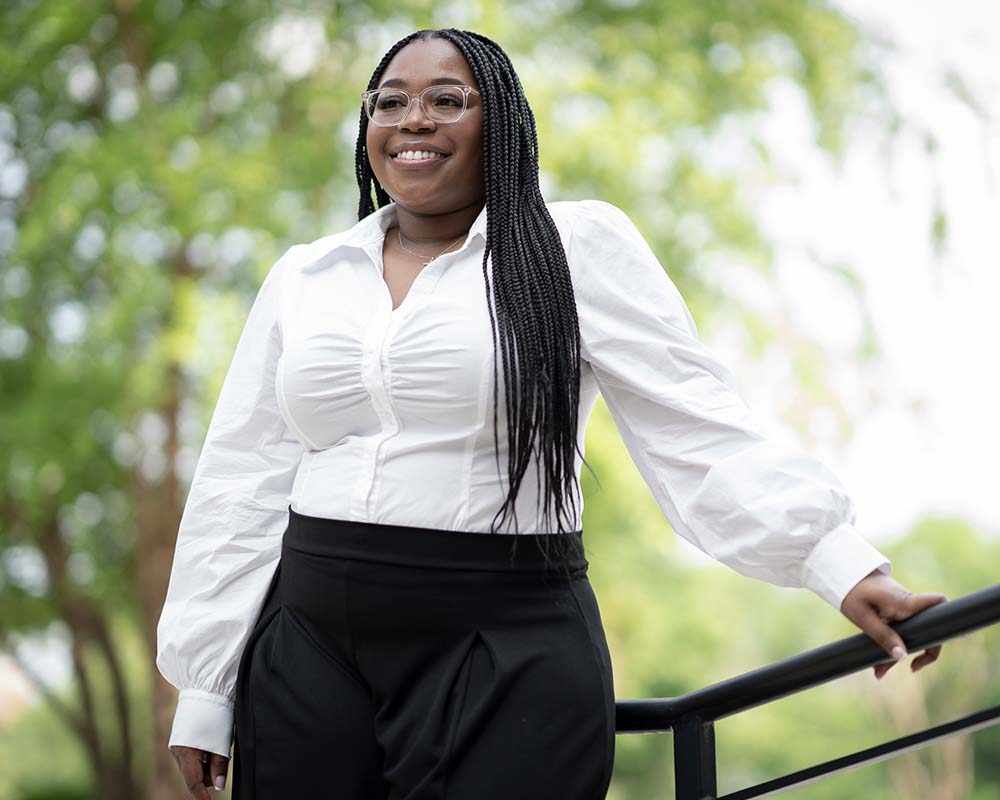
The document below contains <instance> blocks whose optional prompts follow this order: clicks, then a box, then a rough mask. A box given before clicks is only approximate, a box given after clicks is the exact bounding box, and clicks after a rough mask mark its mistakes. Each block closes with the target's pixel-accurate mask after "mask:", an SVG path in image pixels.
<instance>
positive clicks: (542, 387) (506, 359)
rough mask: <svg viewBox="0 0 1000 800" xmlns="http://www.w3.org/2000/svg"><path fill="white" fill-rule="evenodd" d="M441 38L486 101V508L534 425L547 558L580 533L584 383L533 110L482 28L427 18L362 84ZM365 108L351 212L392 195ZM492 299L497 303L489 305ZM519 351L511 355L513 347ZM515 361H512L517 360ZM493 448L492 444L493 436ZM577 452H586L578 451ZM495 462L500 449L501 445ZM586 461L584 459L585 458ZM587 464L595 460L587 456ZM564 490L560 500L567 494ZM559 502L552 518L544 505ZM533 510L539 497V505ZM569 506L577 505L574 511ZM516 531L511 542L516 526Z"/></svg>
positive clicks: (516, 477)
mask: <svg viewBox="0 0 1000 800" xmlns="http://www.w3.org/2000/svg"><path fill="white" fill-rule="evenodd" d="M433 38H440V39H447V40H448V41H449V42H451V43H452V44H454V45H455V46H456V47H457V48H458V49H459V50H460V51H461V52H462V54H463V55H464V56H465V59H466V61H468V63H469V66H470V68H471V70H472V74H473V75H474V76H475V79H476V82H477V83H478V85H479V91H480V93H481V96H482V103H483V159H484V165H483V166H484V169H483V172H484V175H485V182H486V187H485V188H486V209H487V216H486V220H487V231H486V251H485V253H484V255H483V277H484V280H485V281H486V287H485V288H486V301H487V305H488V307H489V311H490V319H491V321H492V323H493V326H494V327H493V346H494V353H493V376H494V385H493V401H494V403H493V436H494V440H495V441H498V440H497V394H498V392H497V380H496V378H497V347H496V345H497V330H499V331H500V352H501V354H502V358H503V373H504V382H505V386H504V389H505V391H504V394H505V401H506V404H507V409H508V415H507V437H508V443H509V448H508V450H509V452H508V464H507V474H508V479H509V491H508V494H507V498H506V500H505V501H504V503H503V505H502V506H501V507H500V510H498V511H497V514H496V516H494V518H493V524H492V525H491V527H490V532H491V533H493V532H495V528H496V524H497V517H499V516H501V514H502V515H503V516H502V518H501V523H502V521H503V520H505V519H506V518H507V514H508V512H513V518H514V531H515V533H516V532H517V530H518V528H517V510H516V506H515V502H514V501H515V498H516V497H517V493H518V490H519V488H520V484H521V480H522V478H523V476H524V473H525V472H526V470H527V468H528V466H529V461H530V459H531V457H532V455H533V453H534V452H535V450H536V445H537V443H536V438H537V437H538V435H539V434H540V435H541V443H540V449H541V467H542V468H541V469H540V470H539V471H538V472H539V473H543V474H544V479H545V488H544V492H542V491H541V487H539V495H540V496H541V495H543V494H544V498H545V502H544V511H543V518H544V519H545V521H546V529H545V530H543V531H541V532H542V533H549V534H551V535H547V536H541V537H537V538H538V540H539V541H543V542H544V545H543V550H544V552H545V556H546V559H548V557H549V549H550V548H549V542H550V540H552V545H553V547H552V548H551V549H554V550H555V553H556V556H557V558H558V559H560V560H568V557H569V556H570V555H572V554H573V553H575V552H577V550H576V545H577V542H578V541H579V540H578V538H577V537H576V536H575V535H572V533H571V531H572V527H570V528H569V529H567V530H564V528H563V525H562V520H563V517H564V516H565V517H566V520H567V523H568V524H569V525H570V526H572V524H573V520H574V518H575V512H576V500H575V494H574V490H578V489H579V485H578V482H577V479H576V473H575V469H574V466H575V465H574V457H575V453H576V452H579V447H578V445H577V424H578V422H577V410H578V404H579V394H580V328H579V322H578V319H577V312H576V301H575V298H574V295H573V287H572V283H571V281H570V272H569V265H568V264H567V262H566V253H565V251H564V249H563V246H562V241H561V239H560V237H559V233H558V230H557V229H556V226H555V223H554V222H553V221H552V217H551V215H550V214H549V211H548V209H547V208H546V206H545V201H544V200H543V198H542V193H541V190H540V188H539V184H538V136H537V133H536V131H535V118H534V115H533V114H532V112H531V108H530V106H529V105H528V101H527V99H526V98H525V95H524V91H523V89H522V88H521V82H520V80H519V79H518V77H517V73H516V72H515V71H514V67H513V65H512V64H511V61H510V59H509V58H508V57H507V55H506V53H504V51H503V50H502V49H501V47H500V45H498V44H497V43H496V42H494V41H493V40H491V39H488V38H487V37H485V36H482V35H481V34H478V33H474V32H472V31H466V30H459V29H456V28H443V29H436V30H435V29H424V30H419V31H416V32H414V33H411V34H409V35H408V36H406V37H404V38H402V39H400V40H399V41H398V42H396V44H394V45H393V46H392V47H391V48H390V49H389V51H388V52H387V53H386V54H385V55H384V56H383V57H382V60H381V61H380V62H379V65H378V67H376V69H375V72H374V74H373V75H372V77H371V80H370V81H369V83H368V89H375V88H377V86H378V83H379V81H380V80H381V77H382V73H383V72H384V71H385V68H386V66H387V65H388V64H389V62H390V61H391V60H392V58H393V56H395V55H396V53H397V52H399V50H400V49H401V48H403V47H405V46H406V45H407V44H409V43H410V42H412V41H415V40H427V39H433ZM367 130H368V116H367V114H366V113H365V111H364V109H363V108H362V110H361V117H360V125H359V134H358V144H357V153H356V162H355V166H356V172H357V178H358V187H359V188H360V190H361V200H360V203H359V205H358V220H359V221H360V220H362V219H364V218H365V217H366V216H368V215H369V214H371V213H373V212H374V211H375V204H374V203H373V202H372V186H373V185H374V188H375V197H376V198H377V200H378V206H379V207H382V206H383V205H386V204H387V203H389V202H391V198H390V197H389V195H388V193H387V192H386V191H385V189H383V188H382V186H381V185H380V184H379V182H378V179H377V178H376V177H375V175H374V174H373V173H372V169H371V164H370V163H369V160H368V152H367V146H366V135H367ZM491 253H492V261H493V286H492V297H491V292H490V281H489V273H488V271H487V267H486V265H487V259H489V258H490V254H491ZM494 302H495V305H496V312H495V313H494ZM512 351H513V353H514V355H515V357H514V358H512V356H511V353H512ZM512 362H516V367H515V365H514V364H513V363H512ZM497 451H498V452H499V447H498V448H497ZM580 456H581V459H583V453H580ZM497 458H498V461H497V470H498V471H499V469H500V465H499V456H498V457H497ZM583 463H584V464H587V462H586V459H583ZM587 469H588V470H590V465H589V464H587ZM590 471H591V474H593V470H590ZM566 497H568V498H569V503H570V507H569V509H567V507H566V503H565V498H566ZM553 506H554V507H555V514H556V525H555V527H553V526H552V521H551V513H552V508H553ZM536 511H537V507H536ZM570 514H572V515H573V516H570ZM512 538H513V539H514V546H515V547H516V540H517V539H518V537H517V536H513V537H512Z"/></svg>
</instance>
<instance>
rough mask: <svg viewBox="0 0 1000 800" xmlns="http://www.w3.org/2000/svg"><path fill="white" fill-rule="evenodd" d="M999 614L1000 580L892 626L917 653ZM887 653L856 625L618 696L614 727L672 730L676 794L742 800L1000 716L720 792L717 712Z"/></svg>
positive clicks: (742, 707) (987, 715)
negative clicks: (832, 638) (671, 686)
mask: <svg viewBox="0 0 1000 800" xmlns="http://www.w3.org/2000/svg"><path fill="white" fill-rule="evenodd" d="M998 622H1000V584H997V585H996V586H991V587H989V588H987V589H981V590H980V591H978V592H973V593H972V594H968V595H965V596H964V597H959V598H957V599H955V600H948V601H946V602H944V603H939V604H938V605H936V606H931V607H930V608H927V609H925V610H923V611H921V612H919V613H918V614H914V615H913V616H912V617H910V618H909V619H906V620H903V621H902V622H897V623H893V624H892V627H893V628H895V630H896V632H897V633H899V635H900V636H901V637H902V639H903V642H904V643H905V644H906V649H907V652H909V653H916V651H918V650H924V649H925V648H927V647H931V646H933V645H935V644H939V643H941V642H944V641H947V640H948V639H954V638H956V637H958V636H963V635H965V634H967V633H969V632H971V631H974V630H977V629H979V628H984V627H987V626H989V625H994V624H996V623H998ZM888 661H891V659H890V658H889V657H888V656H886V653H885V651H884V650H883V649H882V648H881V647H880V646H879V645H878V644H876V643H875V642H874V641H873V640H872V639H871V638H870V637H868V636H867V635H866V634H864V633H858V634H855V635H854V636H850V637H848V638H846V639H841V640H840V641H838V642H833V643H831V644H827V645H823V646H822V647H817V648H815V649H813V650H809V651H807V652H805V653H801V654H799V655H797V656H793V657H792V658H787V659H785V660H784V661H778V662H776V663H774V664H769V665H767V666H766V667H761V668H760V669H755V670H753V671H752V672H747V673H745V674H743V675H739V676H737V677H735V678H730V679H729V680H725V681H722V682H721V683H716V684H714V685H712V686H707V687H705V688H704V689H698V690H697V691H694V692H690V693H689V694H685V695H681V696H680V697H668V698H660V699H649V700H619V701H618V702H617V714H616V719H615V729H616V731H617V732H618V733H662V732H666V731H673V734H674V780H675V785H676V800H746V798H751V797H765V796H768V795H773V794H778V793H779V792H783V791H785V790H787V789H792V788H794V787H796V786H802V785H804V784H806V783H812V782H813V781H816V780H819V779H820V778H825V777H829V776H830V775H834V774H836V773H838V772H845V771H847V770H850V769H855V768H857V767H860V766H863V765H865V764H871V763H874V762H876V761H881V760H883V759H886V758H890V757H892V756H895V755H899V754H900V753H903V752H906V751H908V750H915V749H917V748H920V747H923V746H925V745H927V744H930V743H931V742H934V741H938V740H940V739H944V738H946V737H948V736H954V735H957V734H967V733H971V732H972V731H975V730H979V729H980V728H985V727H988V726H990V725H995V724H997V723H1000V706H996V707H993V708H989V709H986V710H984V711H980V712H977V713H975V714H970V715H969V716H966V717H963V718H961V719H957V720H954V721H952V722H949V723H946V724H944V725H938V726H936V727H933V728H928V729H927V730H925V731H921V732H920V733H916V734H912V735H909V736H903V737H900V738H898V739H894V740H892V741H891V742H887V743H886V744H882V745H879V746H877V747H872V748H868V749H867V750H860V751H858V752H856V753H852V754H850V755H847V756H843V757H841V758H837V759H834V760H832V761H826V762H824V763H822V764H817V765H815V766H813V767H809V768H807V769H803V770H799V771H797V772H793V773H789V774H788V775H784V776H782V777H779V778H775V779H774V780H770V781H766V782H765V783H760V784H757V785H755V786H750V787H748V788H746V789H740V790H739V791H736V792H732V793H731V794H726V795H723V796H722V797H719V795H718V792H717V789H716V766H715V722H716V721H717V720H720V719H722V718H723V717H728V716H730V715H732V714H737V713H739V712H741V711H746V710H747V709H750V708H754V707H755V706H759V705H762V704H764V703H769V702H771V701H772V700H777V699H779V698H781V697H785V696H787V695H790V694H793V693H795V692H801V691H803V690H804V689H810V688H812V687H814V686H818V685H819V684H821V683H826V682H828V681H832V680H834V679H836V678H840V677H843V676H844V675H849V674H851V673H853V672H858V671H860V670H863V669H867V668H869V667H872V666H874V665H876V664H882V663H886V662H888Z"/></svg>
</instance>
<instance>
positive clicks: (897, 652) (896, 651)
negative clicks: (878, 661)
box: [892, 644, 906, 661]
mask: <svg viewBox="0 0 1000 800" xmlns="http://www.w3.org/2000/svg"><path fill="white" fill-rule="evenodd" d="M892 657H893V658H894V659H896V660H897V661H900V660H902V659H904V658H906V649H905V648H903V647H901V646H900V645H898V644H897V645H896V646H895V647H893V648H892Z"/></svg>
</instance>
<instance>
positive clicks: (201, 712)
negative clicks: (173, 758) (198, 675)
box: [168, 689, 233, 758]
mask: <svg viewBox="0 0 1000 800" xmlns="http://www.w3.org/2000/svg"><path fill="white" fill-rule="evenodd" d="M232 744H233V701H232V700H230V699H229V698H227V697H224V696H223V695H220V694H213V693H212V692H205V691H202V690H201V689H181V692H180V695H179V696H178V698H177V711H176V712H175V713H174V727H173V729H172V730H171V732H170V742H169V744H168V747H173V746H174V745H181V746H183V747H193V748H195V749H197V750H207V751H208V752H210V753H218V754H219V755H220V756H226V757H227V758H228V757H229V750H230V748H231V747H232Z"/></svg>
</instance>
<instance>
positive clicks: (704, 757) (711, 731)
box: [673, 716, 718, 800]
mask: <svg viewBox="0 0 1000 800" xmlns="http://www.w3.org/2000/svg"><path fill="white" fill-rule="evenodd" d="M673 731H674V793H675V795H676V798H677V800H715V798H716V796H717V792H718V790H717V789H716V787H715V723H714V722H712V721H711V720H710V721H708V722H706V721H705V720H703V719H701V717H698V716H688V717H683V718H682V719H680V720H678V721H677V723H676V724H675V725H674V726H673Z"/></svg>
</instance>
